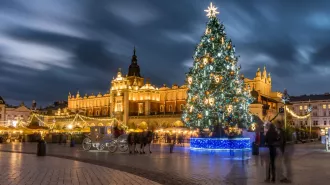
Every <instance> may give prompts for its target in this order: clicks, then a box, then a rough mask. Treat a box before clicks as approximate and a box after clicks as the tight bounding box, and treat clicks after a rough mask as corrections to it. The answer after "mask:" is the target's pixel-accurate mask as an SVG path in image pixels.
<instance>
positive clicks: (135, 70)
mask: <svg viewBox="0 0 330 185" xmlns="http://www.w3.org/2000/svg"><path fill="white" fill-rule="evenodd" d="M127 76H136V77H141V75H140V66H139V65H138V63H137V56H136V50H135V46H134V51H133V56H132V63H131V65H130V66H129V68H128V75H127Z"/></svg>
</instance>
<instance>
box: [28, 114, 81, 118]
mask: <svg viewBox="0 0 330 185" xmlns="http://www.w3.org/2000/svg"><path fill="white" fill-rule="evenodd" d="M33 115H35V116H39V117H44V118H55V119H56V118H58V119H61V118H62V119H63V118H72V117H75V116H76V115H67V116H47V115H42V114H36V113H33Z"/></svg>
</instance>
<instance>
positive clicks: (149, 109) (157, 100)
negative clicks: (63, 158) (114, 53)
mask: <svg viewBox="0 0 330 185" xmlns="http://www.w3.org/2000/svg"><path fill="white" fill-rule="evenodd" d="M245 82H246V83H247V84H248V85H250V87H252V88H253V92H254V96H255V97H256V101H255V102H254V104H252V105H251V107H250V109H251V111H252V113H254V114H257V115H259V116H260V117H262V118H263V119H266V115H269V113H270V112H274V113H275V112H277V110H278V109H277V108H278V103H279V102H280V97H281V93H278V92H272V90H271V77H270V75H267V73H266V69H264V71H263V72H262V73H261V72H260V69H258V71H257V73H256V77H255V78H254V79H247V78H246V79H245ZM186 99H187V86H186V85H182V86H178V85H176V84H174V85H172V87H167V86H166V85H165V84H164V85H163V86H162V87H160V88H158V87H156V86H155V85H153V84H152V83H151V82H150V80H149V79H146V80H145V79H144V77H143V76H141V73H140V67H139V65H138V63H137V56H136V51H135V48H134V53H133V56H132V61H131V64H130V66H129V68H128V74H127V75H124V74H123V73H122V71H121V69H119V70H118V72H117V75H116V77H114V78H113V80H112V81H111V87H110V89H109V91H108V92H107V93H106V94H101V93H98V94H97V95H94V94H91V95H89V96H88V95H87V94H85V95H84V96H81V95H80V93H79V91H78V92H77V94H76V95H72V94H71V93H69V96H68V111H70V112H80V113H81V114H84V115H86V116H93V117H116V118H117V119H119V120H121V121H123V122H124V123H127V125H128V126H129V127H136V126H138V125H139V124H140V123H147V124H148V126H149V127H150V128H157V127H172V126H181V125H182V124H183V123H182V122H181V114H182V111H183V109H184V106H185V104H186Z"/></svg>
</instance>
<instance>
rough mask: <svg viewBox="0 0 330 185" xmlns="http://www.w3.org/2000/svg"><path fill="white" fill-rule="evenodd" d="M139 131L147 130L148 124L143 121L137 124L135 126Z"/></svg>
mask: <svg viewBox="0 0 330 185" xmlns="http://www.w3.org/2000/svg"><path fill="white" fill-rule="evenodd" d="M137 127H138V128H139V129H142V130H145V129H148V123H147V122H145V121H142V122H140V123H139V124H138V126H137Z"/></svg>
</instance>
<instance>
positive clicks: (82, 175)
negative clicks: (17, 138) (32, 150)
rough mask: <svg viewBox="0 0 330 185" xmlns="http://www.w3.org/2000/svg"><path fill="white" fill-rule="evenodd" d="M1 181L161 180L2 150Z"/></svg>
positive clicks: (88, 184) (15, 184) (75, 184)
mask: <svg viewBox="0 0 330 185" xmlns="http://www.w3.org/2000/svg"><path fill="white" fill-rule="evenodd" d="M0 184H1V185H21V184H29V185H64V184H72V185H99V184H102V185H108V184H114V185H122V184H129V185H133V184H134V185H135V184H136V185H146V184H154V185H157V184H158V183H156V182H153V181H150V180H148V179H145V178H142V177H139V176H136V175H132V174H129V173H126V172H121V171H118V170H113V169H110V168H106V167H101V166H97V165H93V164H88V163H83V162H78V161H73V160H67V159H61V158H56V157H37V156H35V155H29V154H19V153H4V152H0Z"/></svg>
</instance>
